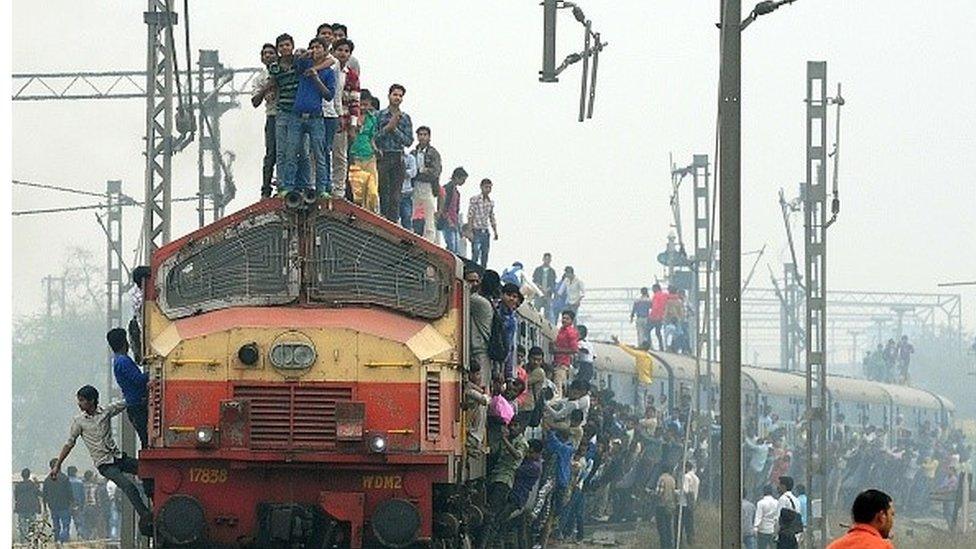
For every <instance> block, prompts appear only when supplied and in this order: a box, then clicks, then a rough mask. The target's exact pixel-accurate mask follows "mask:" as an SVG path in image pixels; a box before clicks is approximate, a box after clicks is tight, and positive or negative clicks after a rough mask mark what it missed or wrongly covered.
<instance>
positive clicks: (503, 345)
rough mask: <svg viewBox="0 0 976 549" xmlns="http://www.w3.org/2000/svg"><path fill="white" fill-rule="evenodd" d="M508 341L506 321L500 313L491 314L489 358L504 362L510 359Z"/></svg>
mask: <svg viewBox="0 0 976 549" xmlns="http://www.w3.org/2000/svg"><path fill="white" fill-rule="evenodd" d="M508 352H509V348H508V341H506V340H505V321H503V320H502V317H501V315H499V314H498V311H494V310H493V311H492V313H491V335H489V336H488V358H490V359H492V360H494V361H495V362H502V361H503V360H505V359H506V358H508Z"/></svg>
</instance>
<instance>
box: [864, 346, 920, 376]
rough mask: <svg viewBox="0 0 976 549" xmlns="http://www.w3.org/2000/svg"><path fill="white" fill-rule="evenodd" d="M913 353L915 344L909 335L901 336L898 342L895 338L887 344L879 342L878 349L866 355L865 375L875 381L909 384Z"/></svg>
mask: <svg viewBox="0 0 976 549" xmlns="http://www.w3.org/2000/svg"><path fill="white" fill-rule="evenodd" d="M913 354H915V346H914V345H912V343H911V342H910V341H909V340H908V336H907V335H903V336H901V339H899V340H898V342H897V343H896V342H895V340H894V338H891V339H889V340H888V343H887V344H885V345H882V344H880V343H879V344H878V348H877V349H875V350H874V351H868V352H867V353H866V354H865V355H864V360H863V361H862V365H863V366H864V377H866V378H867V379H870V380H873V381H882V382H885V383H901V384H903V385H908V384H909V383H910V382H911V377H910V376H909V371H908V369H909V366H910V364H911V362H912V355H913Z"/></svg>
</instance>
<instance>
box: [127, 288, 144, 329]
mask: <svg viewBox="0 0 976 549" xmlns="http://www.w3.org/2000/svg"><path fill="white" fill-rule="evenodd" d="M129 299H130V300H132V318H135V319H139V320H141V318H142V301H143V299H142V289H141V288H139V286H136V285H135V284H133V285H132V288H129ZM141 323H142V322H140V324H141Z"/></svg>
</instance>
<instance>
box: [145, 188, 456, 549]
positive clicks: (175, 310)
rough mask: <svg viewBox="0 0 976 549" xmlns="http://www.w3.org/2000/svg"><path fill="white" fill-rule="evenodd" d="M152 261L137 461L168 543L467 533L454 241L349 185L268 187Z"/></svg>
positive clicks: (365, 542) (329, 542)
mask: <svg viewBox="0 0 976 549" xmlns="http://www.w3.org/2000/svg"><path fill="white" fill-rule="evenodd" d="M151 269H152V277H151V280H150V284H149V285H148V288H147V290H146V300H145V305H144V313H143V320H144V326H145V328H144V333H145V336H144V338H143V341H144V343H143V346H144V351H145V356H146V362H147V366H148V369H149V372H150V378H151V388H150V420H149V422H150V426H149V429H150V439H151V444H150V448H148V449H146V450H143V451H142V452H141V453H140V475H141V476H142V477H144V478H152V479H154V482H155V501H154V506H155V511H154V513H155V524H156V538H157V544H158V545H161V546H166V547H168V546H187V545H189V546H206V547H220V546H229V547H231V546H232V547H236V546H245V547H333V546H336V545H338V546H345V547H353V548H356V547H368V546H375V545H383V546H390V547H406V546H410V545H413V544H417V543H420V544H426V542H431V543H435V544H437V545H445V546H451V545H454V543H455V542H457V540H458V539H459V538H458V535H459V533H458V528H457V525H458V524H460V522H461V521H460V520H459V518H458V517H459V513H457V512H453V511H452V509H457V508H460V507H468V506H466V505H461V504H459V503H458V502H459V501H461V500H459V499H458V498H459V497H460V496H459V495H458V494H459V493H460V492H462V491H463V489H462V488H461V487H463V486H464V485H465V484H466V482H467V480H468V479H467V475H466V473H465V471H466V470H467V469H469V467H467V466H466V464H465V463H464V460H465V459H466V457H465V455H464V440H463V438H464V436H465V434H464V424H465V422H464V418H463V413H462V410H461V402H460V398H461V392H462V385H463V383H462V382H463V380H462V375H463V367H462V366H463V364H464V363H465V360H466V358H467V357H466V347H465V343H464V342H465V330H466V322H467V320H466V319H467V291H466V288H465V285H464V281H463V278H462V276H461V275H462V265H461V263H460V261H459V260H458V258H457V257H455V256H454V255H453V254H451V253H449V252H447V251H446V250H444V249H442V248H440V247H438V246H435V245H433V244H431V243H429V242H427V241H425V240H423V239H422V238H420V237H418V236H416V235H414V234H412V233H409V232H408V231H405V230H403V229H401V228H400V227H398V226H395V225H393V224H391V223H389V222H387V221H386V220H384V219H381V218H379V217H377V216H375V215H373V214H371V213H369V212H366V211H364V210H362V209H360V208H357V207H355V206H352V205H350V204H348V203H346V202H343V201H326V200H320V201H318V202H317V203H313V204H302V203H300V201H294V202H291V203H288V204H286V201H284V200H279V199H273V200H265V201H262V202H260V203H257V204H254V205H252V206H250V207H248V208H246V209H244V210H242V211H240V212H238V213H236V214H233V215H231V216H229V217H226V218H224V219H221V220H219V221H217V222H215V223H213V224H212V225H209V226H207V227H204V228H202V229H200V230H198V231H196V232H193V233H192V234H189V235H187V236H186V237H184V238H181V239H180V240H177V241H175V242H173V243H171V244H169V245H167V246H164V247H163V248H161V249H159V250H158V251H157V252H156V253H155V254H154V255H153V257H152V265H151ZM462 499H463V498H462ZM435 523H436V524H437V525H438V526H437V527H435Z"/></svg>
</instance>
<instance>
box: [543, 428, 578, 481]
mask: <svg viewBox="0 0 976 549" xmlns="http://www.w3.org/2000/svg"><path fill="white" fill-rule="evenodd" d="M546 437H547V438H546V447H548V448H549V451H550V452H552V453H553V456H555V458H556V486H557V487H559V488H565V487H567V486H569V478H570V473H571V469H570V465H571V463H572V461H573V452H574V448H573V443H572V442H569V441H566V442H563V441H561V440H559V437H557V436H556V433H555V432H554V431H549V434H548V435H546Z"/></svg>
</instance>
